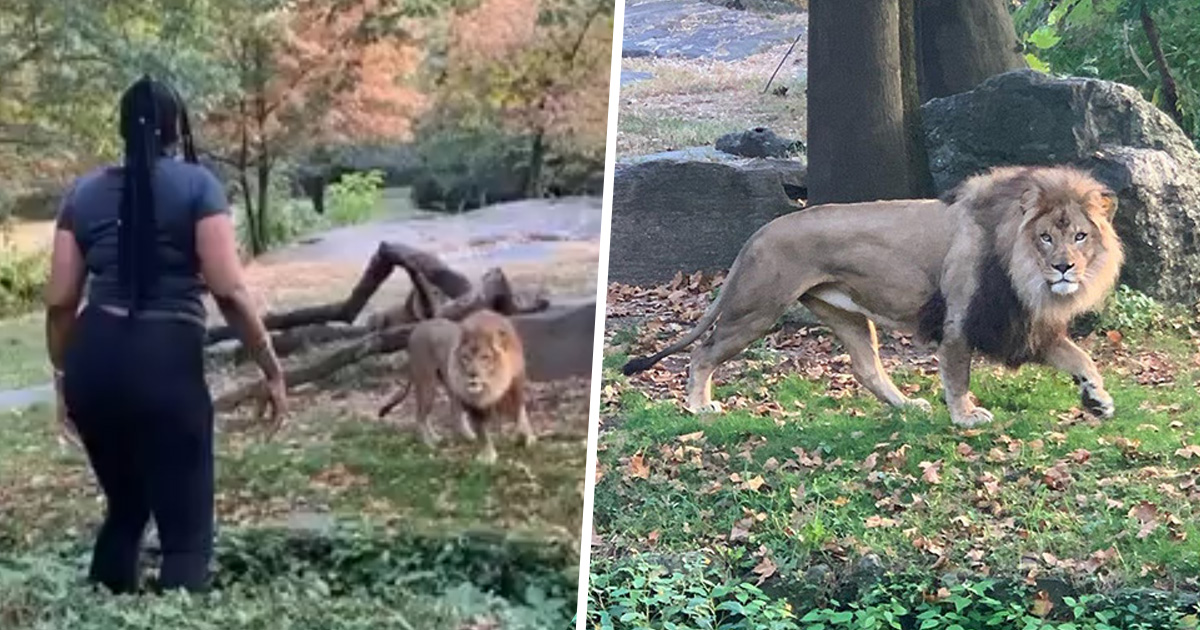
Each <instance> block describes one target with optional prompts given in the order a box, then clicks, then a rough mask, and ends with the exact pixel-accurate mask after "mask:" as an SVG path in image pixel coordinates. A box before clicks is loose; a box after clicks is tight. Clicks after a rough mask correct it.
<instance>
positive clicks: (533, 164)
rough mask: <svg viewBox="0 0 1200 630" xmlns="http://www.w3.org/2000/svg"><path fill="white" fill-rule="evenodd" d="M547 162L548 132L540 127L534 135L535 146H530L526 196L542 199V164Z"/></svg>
mask: <svg viewBox="0 0 1200 630" xmlns="http://www.w3.org/2000/svg"><path fill="white" fill-rule="evenodd" d="M545 162H546V132H545V130H544V129H540V128H539V129H538V130H537V132H536V133H535V134H534V136H533V146H531V147H530V148H529V171H528V172H527V173H526V175H525V177H526V179H525V196H526V197H529V198H530V199H541V198H542V196H543V193H544V192H545V191H543V190H542V166H543V165H544V164H545Z"/></svg>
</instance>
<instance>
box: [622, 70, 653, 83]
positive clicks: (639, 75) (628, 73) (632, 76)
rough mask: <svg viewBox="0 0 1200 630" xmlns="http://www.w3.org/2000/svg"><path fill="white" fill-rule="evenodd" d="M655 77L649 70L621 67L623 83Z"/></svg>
mask: <svg viewBox="0 0 1200 630" xmlns="http://www.w3.org/2000/svg"><path fill="white" fill-rule="evenodd" d="M653 77H654V75H653V74H650V73H649V72H639V71H637V70H625V69H624V68H622V69H621V85H628V84H630V83H637V82H638V81H645V80H646V79H651V78H653Z"/></svg>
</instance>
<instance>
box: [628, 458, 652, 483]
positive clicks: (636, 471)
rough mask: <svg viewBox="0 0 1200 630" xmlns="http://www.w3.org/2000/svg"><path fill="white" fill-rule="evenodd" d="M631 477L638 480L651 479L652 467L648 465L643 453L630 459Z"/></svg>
mask: <svg viewBox="0 0 1200 630" xmlns="http://www.w3.org/2000/svg"><path fill="white" fill-rule="evenodd" d="M629 476H630V477H633V478H636V479H649V478H650V466H648V465H647V464H646V460H645V459H644V458H643V457H642V454H641V453H637V454H635V455H634V456H633V457H630V458H629Z"/></svg>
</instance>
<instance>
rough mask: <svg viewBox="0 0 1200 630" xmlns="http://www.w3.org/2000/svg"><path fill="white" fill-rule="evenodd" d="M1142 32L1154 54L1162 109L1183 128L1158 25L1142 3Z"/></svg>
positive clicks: (1174, 86)
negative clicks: (1160, 82) (1160, 85)
mask: <svg viewBox="0 0 1200 630" xmlns="http://www.w3.org/2000/svg"><path fill="white" fill-rule="evenodd" d="M1141 17H1142V30H1144V31H1146V39H1147V40H1149V41H1150V50H1151V52H1153V53H1154V65H1156V66H1158V76H1159V78H1160V79H1161V80H1162V96H1163V109H1165V110H1167V113H1168V114H1170V115H1171V118H1174V119H1175V122H1176V123H1177V124H1178V125H1179V126H1180V127H1183V111H1182V110H1181V109H1179V88H1178V86H1176V84H1175V77H1174V76H1172V74H1171V67H1170V66H1168V65H1167V57H1166V55H1164V54H1163V49H1162V40H1161V39H1159V36H1158V25H1157V24H1155V23H1154V18H1153V17H1152V16H1151V15H1150V11H1149V10H1148V9H1147V8H1146V4H1145V3H1144V2H1143V3H1142V14H1141Z"/></svg>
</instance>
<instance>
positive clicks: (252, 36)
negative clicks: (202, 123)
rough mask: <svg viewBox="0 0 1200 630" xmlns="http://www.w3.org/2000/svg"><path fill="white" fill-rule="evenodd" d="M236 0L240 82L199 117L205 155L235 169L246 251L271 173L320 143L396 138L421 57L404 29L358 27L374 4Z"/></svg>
mask: <svg viewBox="0 0 1200 630" xmlns="http://www.w3.org/2000/svg"><path fill="white" fill-rule="evenodd" d="M254 4H255V3H251V4H247V3H245V2H239V3H238V5H240V7H241V8H242V9H244V10H247V9H248V10H249V11H247V13H245V14H244V15H243V18H244V19H241V20H238V19H234V20H231V23H230V26H231V28H230V31H229V32H228V40H227V42H228V43H227V48H226V51H225V54H226V60H227V63H228V64H229V66H230V67H231V68H232V69H233V70H234V71H235V76H236V77H237V78H238V85H237V89H236V90H233V91H231V92H230V93H229V94H228V95H227V96H226V97H225V98H224V99H223V100H222V101H221V102H220V104H219V105H218V106H217V107H215V108H214V109H213V110H212V111H210V112H209V114H208V115H207V116H206V123H207V125H206V127H205V130H206V133H207V134H208V135H209V136H210V137H211V138H212V141H211V142H210V143H209V144H208V145H207V146H206V147H205V148H206V153H207V154H208V155H210V156H211V157H213V158H214V159H217V160H218V161H220V162H222V163H224V164H226V165H229V166H231V167H233V169H234V171H235V172H236V177H237V186H236V187H237V188H238V192H239V197H240V202H241V204H242V206H243V209H244V212H245V214H244V216H245V218H246V221H247V223H248V225H247V228H248V229H247V233H248V235H249V246H250V249H251V253H252V254H258V253H261V252H263V251H265V249H266V247H267V245H268V244H269V238H268V233H267V227H268V221H269V213H270V204H271V195H270V190H271V178H272V175H273V173H274V171H275V169H276V167H277V166H278V165H279V163H280V161H281V159H282V158H283V157H284V156H286V155H288V154H289V153H292V152H295V151H298V150H303V149H306V148H309V147H311V146H314V145H315V144H319V143H330V142H347V141H355V140H365V139H370V140H372V141H378V140H404V139H407V138H408V137H409V135H410V134H411V130H412V121H413V120H414V119H415V118H416V117H417V116H418V115H419V113H420V111H421V108H422V106H423V103H424V100H423V97H422V95H421V93H420V92H419V91H418V90H417V89H416V88H414V87H410V86H408V85H407V84H406V83H405V81H404V79H405V77H406V76H408V75H409V74H411V73H412V72H413V71H414V70H415V69H416V68H417V67H418V65H419V63H420V54H419V51H418V48H417V46H415V45H414V37H413V35H412V33H411V32H409V31H406V30H404V29H392V30H388V31H386V32H382V33H381V32H379V31H378V30H375V29H369V28H366V25H367V24H368V19H369V18H370V17H371V16H372V15H373V14H372V11H373V9H375V8H376V6H377V5H376V3H373V2H371V1H366V2H360V3H357V4H355V5H353V6H350V7H345V8H340V7H338V6H336V5H334V4H331V3H327V2H321V1H319V0H304V1H300V2H289V3H286V4H284V3H270V4H276V6H262V5H263V4H265V3H257V4H259V6H254Z"/></svg>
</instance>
